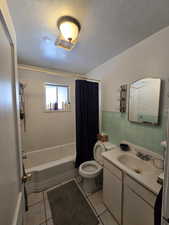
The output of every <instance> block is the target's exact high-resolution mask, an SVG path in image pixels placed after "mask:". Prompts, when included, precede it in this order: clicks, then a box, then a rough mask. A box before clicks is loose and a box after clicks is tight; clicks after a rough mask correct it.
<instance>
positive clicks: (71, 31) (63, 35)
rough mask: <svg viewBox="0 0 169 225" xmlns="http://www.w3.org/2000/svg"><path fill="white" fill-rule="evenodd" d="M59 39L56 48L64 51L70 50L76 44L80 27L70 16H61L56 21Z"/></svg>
mask: <svg viewBox="0 0 169 225" xmlns="http://www.w3.org/2000/svg"><path fill="white" fill-rule="evenodd" d="M57 27H58V30H59V37H58V38H57V40H56V43H55V44H56V46H58V47H61V48H64V49H66V50H69V51H70V50H72V49H73V48H74V46H75V44H76V43H77V40H78V36H79V32H80V30H81V25H80V23H79V21H78V20H77V19H75V18H73V17H71V16H63V17H61V18H60V19H59V20H58V21H57Z"/></svg>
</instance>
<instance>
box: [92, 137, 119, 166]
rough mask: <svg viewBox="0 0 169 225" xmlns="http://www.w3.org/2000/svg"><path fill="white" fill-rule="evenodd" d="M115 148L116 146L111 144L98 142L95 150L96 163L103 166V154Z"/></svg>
mask: <svg viewBox="0 0 169 225" xmlns="http://www.w3.org/2000/svg"><path fill="white" fill-rule="evenodd" d="M115 147H116V145H113V144H111V143H110V142H101V141H97V142H96V144H95V146H94V149H93V153H94V159H95V161H96V162H98V163H99V164H101V165H103V157H102V153H103V152H106V151H110V150H112V149H113V148H115Z"/></svg>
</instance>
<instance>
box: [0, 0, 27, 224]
mask: <svg viewBox="0 0 169 225" xmlns="http://www.w3.org/2000/svg"><path fill="white" fill-rule="evenodd" d="M0 23H1V24H2V26H3V28H4V32H5V33H6V35H7V38H8V40H9V44H10V46H11V57H12V65H11V66H12V86H13V90H12V92H13V105H14V112H15V136H16V145H17V159H18V168H17V171H18V182H19V189H20V190H19V195H18V199H17V204H16V209H15V212H14V217H13V221H12V224H11V225H22V224H23V209H24V207H23V203H24V201H23V185H22V176H23V168H22V148H21V131H20V115H19V81H18V73H17V71H18V68H17V67H18V66H17V50H16V33H15V29H14V26H13V23H12V19H11V16H10V12H9V9H8V5H7V2H6V0H0Z"/></svg>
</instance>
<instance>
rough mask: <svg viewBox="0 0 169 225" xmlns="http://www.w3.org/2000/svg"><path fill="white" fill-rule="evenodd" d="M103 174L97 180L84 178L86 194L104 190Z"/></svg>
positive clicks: (83, 184)
mask: <svg viewBox="0 0 169 225" xmlns="http://www.w3.org/2000/svg"><path fill="white" fill-rule="evenodd" d="M102 178H103V177H102V174H100V175H99V176H98V177H95V178H83V180H82V186H83V189H84V191H85V192H87V193H94V192H96V191H99V190H100V189H101V188H102V183H103V182H102Z"/></svg>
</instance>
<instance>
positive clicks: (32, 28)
mask: <svg viewBox="0 0 169 225" xmlns="http://www.w3.org/2000/svg"><path fill="white" fill-rule="evenodd" d="M7 1H8V5H9V8H10V11H11V15H12V18H13V21H14V25H15V29H16V33H17V42H18V43H17V44H18V59H19V63H22V64H28V65H35V66H41V67H46V68H51V69H55V68H56V69H61V70H64V71H71V72H76V73H81V74H84V73H87V72H89V71H90V70H92V69H93V68H94V67H96V66H98V65H100V64H102V63H104V62H105V61H106V60H108V59H109V58H111V57H113V56H116V55H118V54H120V53H121V52H122V51H124V50H126V49H127V48H129V47H130V46H132V45H134V44H136V43H137V42H139V41H141V40H143V39H144V38H146V37H147V36H149V35H151V34H153V33H155V32H157V31H158V30H160V29H161V28H163V27H166V26H168V25H169V1H168V0H7ZM63 15H70V16H73V17H75V18H77V19H78V20H79V21H80V23H81V26H82V30H81V32H80V37H79V42H78V44H77V46H76V47H75V48H74V49H73V50H72V51H71V52H67V51H65V50H64V49H60V48H57V47H56V46H55V45H54V42H55V40H56V37H57V35H58V33H57V29H56V21H57V20H58V18H59V17H61V16H63Z"/></svg>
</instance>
